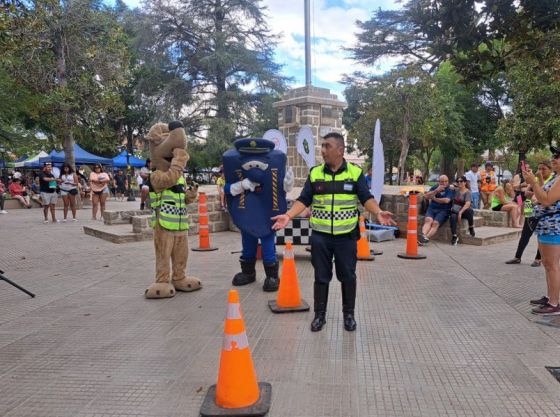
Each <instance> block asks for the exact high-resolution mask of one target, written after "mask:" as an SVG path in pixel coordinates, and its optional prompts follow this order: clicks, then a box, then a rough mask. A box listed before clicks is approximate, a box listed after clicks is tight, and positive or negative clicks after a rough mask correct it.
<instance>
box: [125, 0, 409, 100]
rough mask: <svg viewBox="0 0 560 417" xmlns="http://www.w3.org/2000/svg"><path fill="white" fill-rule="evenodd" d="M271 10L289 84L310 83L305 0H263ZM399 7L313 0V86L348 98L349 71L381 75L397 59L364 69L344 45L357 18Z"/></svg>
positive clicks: (377, 1)
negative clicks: (345, 82) (345, 93)
mask: <svg viewBox="0 0 560 417" xmlns="http://www.w3.org/2000/svg"><path fill="white" fill-rule="evenodd" d="M125 2H126V3H127V4H128V5H129V6H130V7H137V6H138V5H139V0H125ZM261 5H263V6H265V7H266V8H267V9H268V10H267V11H266V14H267V16H268V22H269V27H270V29H271V30H272V32H273V33H275V34H277V35H279V40H278V45H277V47H276V51H275V60H276V62H277V63H279V64H282V65H283V68H282V73H283V75H286V76H288V77H292V78H293V79H294V81H293V82H292V84H290V87H300V86H303V85H305V46H304V35H305V27H304V1H303V0H262V1H261ZM379 8H382V9H384V10H390V9H397V8H399V5H397V4H396V1H395V0H311V37H312V40H311V65H312V67H311V70H312V73H311V75H312V77H311V80H312V84H313V85H314V86H317V87H324V88H329V89H330V90H331V92H332V93H335V94H337V95H338V98H339V99H343V98H344V97H343V95H342V91H343V90H344V86H343V85H342V84H340V80H341V79H342V78H343V75H344V74H351V73H352V72H354V71H358V70H366V71H368V72H373V73H376V74H380V73H383V72H386V71H387V70H389V69H390V68H391V67H392V66H393V65H395V64H396V63H397V61H396V60H386V61H384V62H381V63H380V64H379V65H378V66H377V67H375V68H371V67H370V68H364V67H362V66H361V65H359V64H357V63H355V62H354V61H353V60H351V59H349V58H348V57H349V54H348V52H345V51H344V50H343V48H344V47H351V46H353V45H354V43H355V42H356V37H355V34H356V32H357V31H358V27H357V26H356V20H361V21H366V20H369V19H370V18H371V16H372V13H373V11H375V10H377V9H379Z"/></svg>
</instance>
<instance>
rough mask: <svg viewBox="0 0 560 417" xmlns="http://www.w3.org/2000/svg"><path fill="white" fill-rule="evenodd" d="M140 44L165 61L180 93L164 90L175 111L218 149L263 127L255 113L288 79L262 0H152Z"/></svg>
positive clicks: (191, 131) (172, 110)
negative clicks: (144, 43)
mask: <svg viewBox="0 0 560 417" xmlns="http://www.w3.org/2000/svg"><path fill="white" fill-rule="evenodd" d="M147 16H148V19H147V22H148V25H147V26H146V27H145V31H146V34H145V35H144V37H145V39H147V40H148V41H152V42H153V43H154V45H155V47H154V49H155V50H156V51H157V52H156V53H158V54H161V55H164V56H166V57H167V58H168V60H169V62H171V65H170V66H169V67H168V68H167V70H168V71H170V72H172V73H173V74H175V75H176V76H177V82H178V83H180V85H181V88H180V89H169V90H168V95H167V99H168V100H169V102H170V103H173V104H174V106H173V108H170V109H169V110H170V112H173V113H174V114H175V115H177V116H181V118H182V119H183V120H184V122H185V125H186V126H189V127H190V129H189V133H190V134H191V135H194V136H197V137H201V138H204V139H205V140H206V141H207V142H208V144H209V148H211V149H215V150H216V152H220V151H221V149H226V148H227V146H228V144H229V143H230V141H231V140H232V139H233V138H235V137H238V136H244V135H248V134H250V133H253V132H254V131H255V130H257V131H259V130H262V126H260V125H259V121H261V122H262V121H263V120H264V119H266V116H264V114H265V113H260V114H259V110H260V109H264V107H266V103H267V101H270V100H269V99H268V95H274V94H277V93H279V92H281V91H283V90H284V88H285V81H286V79H285V78H284V77H282V76H280V75H279V70H280V66H279V65H278V64H276V63H275V62H274V59H273V51H274V45H275V38H274V36H273V35H272V34H271V33H270V30H269V29H268V26H267V24H266V20H265V14H264V8H263V7H262V6H261V5H260V1H251V0H196V1H195V0H181V1H178V2H176V3H169V2H167V1H163V0H154V1H152V2H150V3H149V4H148V5H147Z"/></svg>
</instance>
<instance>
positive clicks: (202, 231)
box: [192, 193, 218, 252]
mask: <svg viewBox="0 0 560 417" xmlns="http://www.w3.org/2000/svg"><path fill="white" fill-rule="evenodd" d="M206 199H207V198H206V193H198V242H199V244H198V248H192V250H194V251H197V252H207V251H212V250H218V248H212V247H210V234H209V230H208V206H207V205H206Z"/></svg>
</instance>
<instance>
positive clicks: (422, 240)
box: [418, 233, 430, 245]
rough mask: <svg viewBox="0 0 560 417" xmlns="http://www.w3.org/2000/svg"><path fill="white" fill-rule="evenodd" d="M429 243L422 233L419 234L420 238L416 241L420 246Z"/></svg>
mask: <svg viewBox="0 0 560 417" xmlns="http://www.w3.org/2000/svg"><path fill="white" fill-rule="evenodd" d="M429 241H430V239H428V238H427V237H426V235H425V234H424V233H422V234H420V238H419V239H418V242H419V243H421V244H422V245H425V244H426V243H428V242H429Z"/></svg>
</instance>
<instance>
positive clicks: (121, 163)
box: [113, 149, 146, 168]
mask: <svg viewBox="0 0 560 417" xmlns="http://www.w3.org/2000/svg"><path fill="white" fill-rule="evenodd" d="M126 153H127V151H126V149H125V150H123V151H122V152H121V153H120V154H118V155H117V156H115V157H114V158H113V166H114V167H117V168H126ZM128 163H129V165H130V166H131V167H134V168H142V167H144V166H146V161H145V160H144V159H140V158H136V157H135V156H134V155H131V156H129V157H128Z"/></svg>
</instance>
